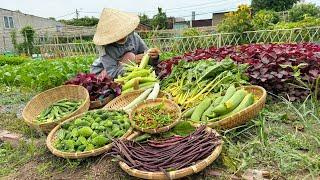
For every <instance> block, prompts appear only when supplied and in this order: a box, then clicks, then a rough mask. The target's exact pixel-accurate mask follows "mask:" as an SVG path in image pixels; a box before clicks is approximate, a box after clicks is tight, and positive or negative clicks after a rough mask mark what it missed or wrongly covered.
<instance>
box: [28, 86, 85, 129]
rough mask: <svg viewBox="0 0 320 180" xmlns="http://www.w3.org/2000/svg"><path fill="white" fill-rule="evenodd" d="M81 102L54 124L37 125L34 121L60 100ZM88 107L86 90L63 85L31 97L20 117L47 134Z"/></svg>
mask: <svg viewBox="0 0 320 180" xmlns="http://www.w3.org/2000/svg"><path fill="white" fill-rule="evenodd" d="M65 98H66V99H73V100H83V103H82V104H81V105H80V107H79V108H78V109H77V110H76V111H74V112H72V113H70V114H69V115H67V116H65V117H62V118H61V119H59V120H58V121H55V122H45V123H39V122H37V121H36V118H37V116H38V115H39V114H40V113H41V112H42V111H43V110H44V109H46V108H47V107H49V106H50V105H51V104H53V103H55V102H57V101H59V100H62V99H65ZM89 105H90V97H89V93H88V91H87V89H86V88H84V87H82V86H78V85H63V86H59V87H56V88H52V89H49V90H47V91H44V92H42V93H40V94H38V95H36V96H35V97H33V98H32V99H31V100H30V101H29V102H28V103H27V105H26V107H25V108H24V109H23V112H22V117H23V119H24V121H25V122H26V123H27V124H28V125H29V126H31V127H33V128H35V129H37V130H40V131H43V132H45V133H49V132H50V131H51V130H52V129H53V128H54V127H55V126H56V125H58V124H59V123H60V122H62V121H64V120H66V119H68V118H70V117H72V116H75V115H78V114H81V113H83V112H86V111H88V109H89Z"/></svg>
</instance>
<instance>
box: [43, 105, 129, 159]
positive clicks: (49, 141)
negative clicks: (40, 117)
mask: <svg viewBox="0 0 320 180" xmlns="http://www.w3.org/2000/svg"><path fill="white" fill-rule="evenodd" d="M93 111H94V110H93ZM84 114H85V112H84V113H82V114H79V115H77V116H74V117H72V118H70V119H68V120H66V121H64V122H63V123H66V122H70V121H74V120H76V119H77V118H79V117H81V116H83V115H84ZM63 123H60V124H59V125H58V126H56V127H55V128H54V129H53V130H52V131H51V132H50V133H49V135H48V137H47V140H46V144H47V147H48V149H49V150H50V151H51V152H52V154H54V155H56V156H58V157H62V158H66V159H80V158H87V157H92V156H98V155H100V154H102V153H105V152H108V151H109V150H111V148H112V143H110V144H107V145H105V146H103V147H100V148H97V149H93V150H91V151H84V152H63V151H60V150H58V149H57V148H55V147H54V145H53V144H54V142H55V140H56V133H57V131H58V130H59V129H60V128H61V126H62V124H63ZM132 130H133V128H132V127H130V128H129V129H128V131H127V132H126V133H125V134H124V135H123V136H122V137H121V138H120V139H122V138H126V137H128V136H129V135H130V134H131V133H132Z"/></svg>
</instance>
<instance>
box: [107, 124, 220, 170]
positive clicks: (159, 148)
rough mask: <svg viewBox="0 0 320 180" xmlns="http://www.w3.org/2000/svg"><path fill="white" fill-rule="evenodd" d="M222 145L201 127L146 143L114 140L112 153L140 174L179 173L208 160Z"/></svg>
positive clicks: (218, 138) (217, 138) (212, 134)
mask: <svg viewBox="0 0 320 180" xmlns="http://www.w3.org/2000/svg"><path fill="white" fill-rule="evenodd" d="M219 144H221V137H220V136H217V135H216V134H215V133H213V132H211V131H210V132H208V131H206V130H205V126H200V127H199V128H197V129H196V131H194V132H193V133H192V134H190V135H189V136H186V137H182V136H172V137H170V138H167V139H161V140H148V141H147V142H146V143H137V142H134V141H121V140H115V141H114V147H113V148H112V152H110V153H108V154H109V155H113V156H116V155H119V156H116V157H117V158H119V159H120V160H121V161H123V162H125V163H126V164H127V165H128V166H130V167H132V168H135V169H139V170H142V171H150V172H158V171H162V172H164V173H166V172H167V171H172V170H179V169H182V168H185V167H188V166H191V165H194V164H195V163H197V162H198V161H201V160H203V159H205V158H206V157H208V156H209V155H210V154H211V153H212V152H213V151H214V149H215V148H216V147H217V146H218V145H219Z"/></svg>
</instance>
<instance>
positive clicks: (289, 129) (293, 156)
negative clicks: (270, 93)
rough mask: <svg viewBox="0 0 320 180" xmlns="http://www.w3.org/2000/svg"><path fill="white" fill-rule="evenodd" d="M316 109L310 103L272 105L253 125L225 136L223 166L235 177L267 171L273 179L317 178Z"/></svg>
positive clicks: (319, 157)
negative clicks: (259, 170)
mask: <svg viewBox="0 0 320 180" xmlns="http://www.w3.org/2000/svg"><path fill="white" fill-rule="evenodd" d="M313 106H314V104H313V103H311V101H306V102H304V103H302V105H301V104H300V103H295V104H292V103H290V102H287V101H283V102H279V103H272V102H270V103H269V104H268V105H267V107H266V108H265V110H264V111H262V112H261V113H260V115H259V117H257V118H255V120H254V121H252V122H251V123H249V124H248V125H246V126H245V127H241V128H238V129H237V130H232V131H227V132H225V133H224V135H225V141H226V146H225V154H226V160H225V162H223V163H224V165H226V166H227V167H228V168H229V171H230V172H233V173H235V172H239V171H244V170H246V169H265V170H268V171H270V172H272V175H273V176H274V177H285V178H289V179H292V178H296V177H301V178H307V179H314V178H316V177H318V176H319V175H320V131H319V130H320V123H319V118H318V117H319V116H318V117H317V116H316V114H317V112H314V111H312V107H313ZM228 160H229V161H228Z"/></svg>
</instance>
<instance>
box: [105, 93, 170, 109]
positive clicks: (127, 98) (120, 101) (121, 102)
mask: <svg viewBox="0 0 320 180" xmlns="http://www.w3.org/2000/svg"><path fill="white" fill-rule="evenodd" d="M143 92H144V90H136V91H132V92H130V93H126V94H124V95H121V96H118V97H116V98H115V99H113V100H112V101H110V102H109V103H108V104H107V105H106V106H104V107H103V109H116V110H118V109H121V108H124V107H126V106H127V105H128V104H130V103H131V102H132V101H133V100H134V99H136V98H137V97H138V96H139V95H140V94H141V93H143ZM158 98H166V99H171V95H170V94H168V93H166V92H163V91H160V92H159V95H158Z"/></svg>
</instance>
